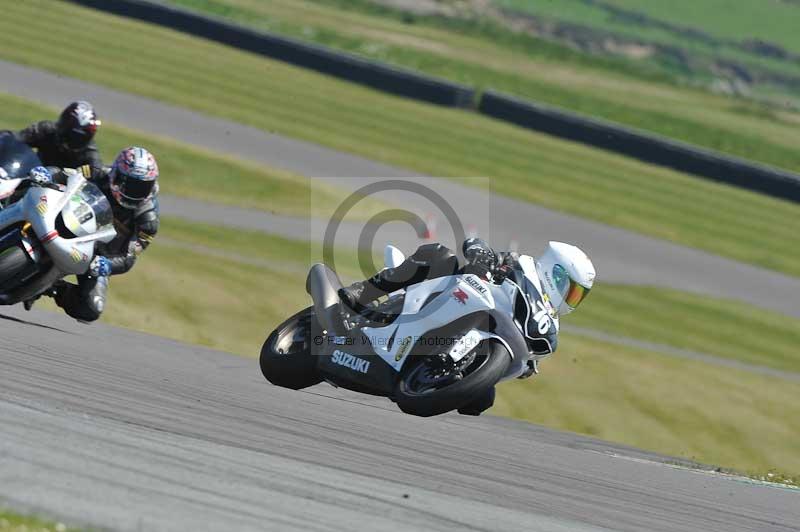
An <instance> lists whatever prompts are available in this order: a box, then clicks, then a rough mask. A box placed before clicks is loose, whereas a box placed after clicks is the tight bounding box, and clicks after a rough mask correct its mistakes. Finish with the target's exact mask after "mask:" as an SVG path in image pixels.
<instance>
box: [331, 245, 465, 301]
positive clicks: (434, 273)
mask: <svg viewBox="0 0 800 532" xmlns="http://www.w3.org/2000/svg"><path fill="white" fill-rule="evenodd" d="M457 269H458V259H457V258H456V256H455V254H453V252H452V251H450V250H449V249H448V248H446V247H445V246H443V245H441V244H426V245H424V246H420V247H419V248H418V249H417V251H416V252H414V254H413V255H411V256H410V257H408V258H407V259H406V260H405V261H403V263H402V264H400V265H399V266H397V267H396V268H386V269H384V270H381V271H379V272H378V273H376V274H375V275H373V276H372V277H370V278H369V279H367V280H365V281H360V282H356V283H353V284H351V285H350V286H346V287H344V288H341V289H340V290H339V297H340V298H341V299H342V301H343V302H344V303H345V304H346V305H348V306H349V308H351V309H354V310H356V311H360V310H361V309H363V308H364V307H365V306H366V305H369V304H370V303H372V302H373V301H375V300H376V299H378V298H379V297H381V296H384V295H386V294H389V293H391V292H394V291H396V290H400V289H401V288H405V287H407V286H410V285H412V284H415V283H419V282H422V281H424V280H425V279H433V278H436V277H441V276H444V275H452V274H453V273H455V271H456V270H457Z"/></svg>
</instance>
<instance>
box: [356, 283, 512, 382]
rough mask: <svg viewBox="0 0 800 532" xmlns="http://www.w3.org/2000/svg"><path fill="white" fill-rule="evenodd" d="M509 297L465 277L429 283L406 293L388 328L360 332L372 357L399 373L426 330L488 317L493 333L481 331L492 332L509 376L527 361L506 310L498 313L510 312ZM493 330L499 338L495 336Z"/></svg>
mask: <svg viewBox="0 0 800 532" xmlns="http://www.w3.org/2000/svg"><path fill="white" fill-rule="evenodd" d="M513 294H516V290H515V289H514V288H513V287H512V288H509V287H505V288H504V285H494V284H488V283H485V282H483V281H481V280H480V279H479V278H478V277H477V276H474V275H470V274H467V275H453V276H448V277H439V278H436V279H430V280H426V281H423V282H421V283H418V284H415V285H411V286H410V287H408V288H407V289H406V296H405V300H404V303H403V311H402V313H401V314H400V315H399V316H398V317H397V319H395V320H394V321H393V322H392V323H391V324H389V325H387V326H384V327H364V328H363V329H362V331H363V334H364V335H365V336H366V337H367V338H369V340H370V342H371V344H372V346H373V349H374V352H375V353H376V354H377V355H378V356H380V357H381V358H382V359H383V361H384V362H386V364H388V365H389V366H391V367H392V368H393V369H394V370H395V371H398V372H399V371H401V370H402V368H403V366H404V364H405V363H406V361H407V360H408V357H409V354H410V353H411V352H413V351H415V349H414V347H415V345H416V344H417V343H418V342H419V339H420V338H424V337H426V336H427V335H429V334H430V332H431V331H434V330H438V329H442V328H444V327H446V326H448V325H449V324H451V323H453V322H454V321H456V320H458V319H460V318H463V317H466V316H468V315H471V314H479V313H480V314H485V315H489V316H490V317H491V318H492V321H493V322H494V323H495V331H483V332H485V333H492V332H497V333H498V334H497V336H499V338H500V339H501V340H502V343H503V344H504V345H505V346H506V348H507V349H508V351H509V354H510V355H511V357H512V363H511V365H510V366H509V372H515V373H516V374H519V373H521V371H522V370H523V367H524V364H525V361H527V358H528V351H527V348H526V346H525V342H524V340H523V339H522V338H521V333H520V331H519V329H518V328H516V327H515V326H514V324H513V321H512V320H513V316H511V315H510V314H509V312H508V311H507V310H502V309H512V310H513V308H514V306H513V299H510V298H511V297H512V295H513ZM498 327H500V329H501V330H502V331H503V333H499V332H498V330H497V329H498ZM471 330H473V327H470V328H468V329H466V330H464V329H461V330H460V331H459V332H460V333H461V334H465V333H468V332H469V331H471ZM478 330H480V329H478ZM506 335H508V336H506ZM392 337H394V338H395V341H393V342H390V341H389V339H390V338H392ZM514 337H517V338H516V339H514ZM507 338H512V339H511V340H506V339H507ZM409 342H410V343H411V344H412V347H411V348H409V346H408V344H409Z"/></svg>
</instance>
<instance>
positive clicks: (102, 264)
mask: <svg viewBox="0 0 800 532" xmlns="http://www.w3.org/2000/svg"><path fill="white" fill-rule="evenodd" d="M89 274H90V275H91V276H92V277H108V276H109V275H111V261H110V260H108V259H107V258H105V257H102V256H100V255H96V256H95V258H93V259H92V262H91V263H90V264H89Z"/></svg>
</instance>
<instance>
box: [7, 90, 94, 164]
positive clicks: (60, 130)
mask: <svg viewBox="0 0 800 532" xmlns="http://www.w3.org/2000/svg"><path fill="white" fill-rule="evenodd" d="M99 127H100V120H98V119H97V114H96V113H95V111H94V108H93V107H92V105H91V104H90V103H89V102H85V101H78V102H73V103H71V104H69V105H68V106H67V107H66V108H65V109H64V110H63V111H62V112H61V115H60V116H59V117H58V120H57V121H56V122H53V121H50V120H43V121H41V122H37V123H35V124H31V125H30V126H28V127H26V128H25V129H23V130H21V131H19V132H18V133H17V134H16V137H17V139H19V140H20V141H22V142H24V143H25V144H27V145H28V146H30V147H31V148H35V149H36V151H37V154H38V155H39V159H40V160H41V161H42V164H43V165H44V166H55V167H58V168H80V167H81V166H84V165H88V167H89V169H90V170H91V177H92V178H93V179H98V178H100V177H101V176H102V175H103V162H102V161H101V159H100V152H98V151H97V145H96V144H95V143H94V140H93V139H94V135H95V133H97V129H98V128H99Z"/></svg>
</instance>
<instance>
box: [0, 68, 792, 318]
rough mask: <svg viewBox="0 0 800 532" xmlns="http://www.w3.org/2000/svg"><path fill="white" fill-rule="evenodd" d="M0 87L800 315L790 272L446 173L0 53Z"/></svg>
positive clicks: (190, 207) (263, 219) (249, 222)
mask: <svg viewBox="0 0 800 532" xmlns="http://www.w3.org/2000/svg"><path fill="white" fill-rule="evenodd" d="M0 91H5V92H8V93H10V94H15V95H18V96H20V97H23V98H26V99H29V100H34V101H39V102H42V103H45V104H48V105H51V106H53V107H60V106H63V105H64V103H65V102H68V101H70V100H73V99H78V98H87V99H89V100H91V101H92V102H94V103H95V105H96V106H97V107H98V109H100V111H101V112H102V117H103V118H104V119H108V120H110V121H112V122H116V123H118V124H123V125H126V126H128V127H132V128H135V129H138V130H141V131H144V132H150V133H155V134H158V135H161V136H168V137H172V138H175V139H177V140H181V141H183V142H187V143H190V144H194V145H197V146H201V147H204V148H207V149H210V150H214V151H222V152H226V153H229V154H231V155H234V156H238V157H240V158H242V159H246V160H251V161H255V162H257V163H263V164H268V165H270V166H273V167H279V168H285V169H287V170H290V171H293V172H296V173H298V174H300V175H304V176H310V177H318V178H319V177H332V176H335V177H337V179H336V180H335V182H334V183H335V184H336V185H337V186H341V187H344V188H357V187H358V186H362V185H363V184H364V180H363V179H355V178H353V177H352V176H357V177H362V178H363V177H368V178H371V179H373V180H380V179H381V178H398V177H412V176H414V177H417V178H420V179H422V182H423V183H425V184H427V185H428V186H429V187H430V188H434V189H435V190H436V191H437V192H439V193H440V194H442V195H443V196H444V197H445V198H446V200H447V202H448V203H449V204H450V205H451V206H452V207H454V208H455V209H456V210H457V211H458V213H459V215H460V217H461V218H462V219H463V220H464V223H465V224H467V223H471V224H473V225H474V226H475V227H474V229H475V230H476V231H477V232H478V234H480V235H482V236H486V235H488V236H489V237H490V242H492V243H493V244H494V245H496V246H498V247H502V246H505V245H506V244H507V243H508V242H509V241H511V240H514V241H516V242H518V244H519V246H520V249H524V250H532V252H533V253H537V252H538V250H541V249H543V248H544V245H545V243H546V242H547V241H548V240H563V241H566V242H574V243H576V244H578V245H580V246H581V247H582V248H583V249H585V250H586V251H587V253H588V254H589V256H591V257H592V260H593V261H594V263H595V265H596V267H597V271H598V275H599V280H600V281H602V282H615V283H633V284H641V285H654V286H663V287H670V288H677V289H679V290H686V291H690V292H695V293H701V294H707V295H711V296H714V297H725V298H730V299H735V300H740V301H744V302H746V303H748V304H751V305H755V306H760V307H764V308H768V309H770V310H775V311H778V312H782V313H785V314H788V315H791V316H795V317H800V279H798V278H796V277H791V276H788V275H783V274H780V273H777V272H774V271H769V270H765V269H763V268H758V267H754V266H751V265H748V264H743V263H741V262H736V261H733V260H730V259H725V258H722V257H719V256H716V255H712V254H710V253H706V252H703V251H700V250H696V249H691V248H687V247H685V246H679V245H675V244H672V243H669V242H665V241H663V240H658V239H654V238H650V237H646V236H643V235H640V234H637V233H633V232H631V231H626V230H623V229H619V228H616V227H610V226H607V225H604V224H600V223H596V222H591V221H588V220H584V219H581V218H578V217H575V216H570V215H566V214H563V213H559V212H556V211H552V210H549V209H546V208H544V207H542V206H539V205H533V204H530V203H525V202H521V201H516V200H513V199H511V198H507V197H504V196H499V195H489V194H487V193H486V192H485V191H483V190H479V189H476V188H472V187H467V186H459V185H457V184H455V183H453V182H451V181H449V180H442V179H432V178H421V177H420V176H415V175H414V173H413V172H409V171H407V170H403V169H398V168H394V167H391V166H387V165H385V164H381V163H376V162H374V161H369V160H367V159H364V158H361V157H357V156H354V155H350V154H345V153H340V152H336V151H333V150H330V149H327V148H324V147H320V146H317V145H314V144H310V143H308V142H303V141H297V140H293V139H288V138H285V137H281V136H279V135H274V134H270V133H266V132H264V131H261V130H258V129H255V128H252V127H248V126H243V125H241V124H236V123H234V122H230V121H227V120H222V119H218V118H213V117H208V116H204V115H202V114H198V113H195V112H192V111H189V110H186V109H182V108H178V107H175V106H170V105H165V104H163V103H160V102H156V101H153V100H149V99H147V98H142V97H139V96H134V95H131V94H126V93H123V92H119V91H115V90H111V89H107V88H105V87H99V86H97V85H92V84H89V83H85V82H82V81H78V80H74V79H70V78H66V77H63V76H57V75H54V74H51V73H48V72H44V71H41V70H36V69H32V68H29V67H24V66H20V65H16V64H13V63H9V62H6V61H2V60H0ZM534 155H535V154H532V156H534ZM165 178H166V176H165ZM379 197H381V196H379ZM382 197H383V198H384V199H389V200H391V202H392V203H395V202H396V203H398V204H399V205H400V206H402V207H403V208H409V207H410V206H413V205H416V204H420V203H425V202H424V201H421V200H420V198H419V196H418V195H415V194H411V195H410V196H405V197H404V196H403V195H402V193H399V192H397V191H390V192H387V193H386V194H385V195H384V196H382ZM162 207H163V211H164V213H165V214H166V215H173V216H181V217H185V218H189V219H193V220H197V221H204V222H210V223H225V224H230V225H237V226H245V227H248V228H258V229H264V230H268V231H270V232H275V233H277V234H281V235H283V236H287V237H290V238H300V239H306V238H307V237H308V236H309V227H308V221H307V220H304V219H300V220H299V219H293V218H288V217H280V216H274V215H272V216H270V215H268V214H265V213H262V212H257V211H248V210H245V209H236V208H232V207H222V206H213V205H208V204H203V203H200V202H192V201H191V200H186V199H181V198H168V197H167V198H164V201H163V202H162ZM430 210H431V211H432V212H433V213H436V211H437V209H435V208H431V209H430ZM420 214H424V212H423V213H420ZM446 225H447V224H446V222H445V220H440V221H439V227H440V231H439V233H440V235H439V236H438V237H437V238H440V239H441V240H443V241H444V242H445V243H446V244H449V245H453V242H450V241H448V239H449V238H451V237H452V235H451V234H450V233H448V232H447V231H445V230H444V226H446ZM345 229H347V228H345ZM403 229H404V232H401V233H399V235H400V236H395V234H391V235H387V238H389V237H390V238H392V241H394V242H395V243H406V244H407V245H405V246H403V249H404V250H405V251H407V252H408V251H410V250H411V249H413V248H414V247H415V246H416V245H417V244H419V243H420V242H419V241H417V240H414V241H413V242H408V243H407V242H406V240H404V237H406V238H407V237H409V236H413V233H411V232H410V231H409V230H408V229H407V228H403ZM356 234H358V230H357V228H352V227H351V228H350V231H349V232H348V231H345V232H344V233H343V240H342V242H344V243H346V244H347V245H349V246H352V245H353V242H354V241H355V235H356ZM311 236H312V237H313V236H314V235H311Z"/></svg>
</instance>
